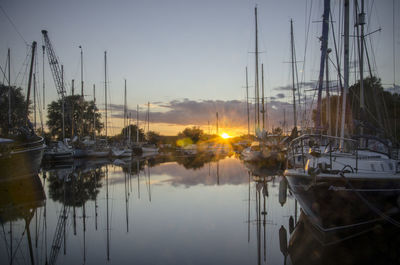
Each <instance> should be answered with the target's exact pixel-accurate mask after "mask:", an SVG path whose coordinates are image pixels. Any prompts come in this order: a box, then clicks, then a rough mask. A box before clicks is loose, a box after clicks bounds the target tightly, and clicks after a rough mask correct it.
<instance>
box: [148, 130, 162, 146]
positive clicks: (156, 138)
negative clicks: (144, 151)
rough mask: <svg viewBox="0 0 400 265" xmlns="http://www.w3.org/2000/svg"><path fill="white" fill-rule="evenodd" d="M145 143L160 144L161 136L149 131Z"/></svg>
mask: <svg viewBox="0 0 400 265" xmlns="http://www.w3.org/2000/svg"><path fill="white" fill-rule="evenodd" d="M146 139H147V142H149V143H151V144H159V143H161V135H160V134H159V133H156V132H154V131H149V132H147V133H146Z"/></svg>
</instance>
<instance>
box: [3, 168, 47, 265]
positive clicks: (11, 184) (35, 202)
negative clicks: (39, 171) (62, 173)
mask: <svg viewBox="0 0 400 265" xmlns="http://www.w3.org/2000/svg"><path fill="white" fill-rule="evenodd" d="M45 199H46V196H45V193H44V190H43V187H42V183H41V182H40V179H39V177H38V176H37V175H33V176H25V177H24V178H16V179H4V178H2V179H1V185H0V222H1V224H2V227H3V239H4V241H5V246H6V253H7V258H8V263H9V264H13V263H14V262H15V261H18V258H19V257H18V254H19V253H20V252H22V251H26V248H25V247H26V246H25V245H24V244H21V242H22V241H23V240H24V237H25V235H26V240H27V244H28V246H27V249H28V253H29V255H28V257H27V258H28V259H29V260H30V262H31V263H32V264H33V263H34V259H35V257H34V251H33V248H34V246H33V245H35V246H36V247H37V244H38V233H39V230H38V226H37V219H36V222H35V225H36V226H35V230H34V242H32V233H31V229H30V224H31V221H32V219H33V218H34V216H35V214H36V213H37V210H38V208H41V207H43V206H44V205H45ZM5 227H6V228H7V227H8V228H9V231H8V236H6V234H5V233H4V232H5ZM16 243H17V244H16ZM5 259H6V256H3V258H2V260H3V261H5Z"/></svg>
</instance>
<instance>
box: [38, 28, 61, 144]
mask: <svg viewBox="0 0 400 265" xmlns="http://www.w3.org/2000/svg"><path fill="white" fill-rule="evenodd" d="M42 34H43V41H44V44H45V46H46V49H47V58H48V59H49V65H50V69H51V73H52V74H53V79H54V83H55V84H56V89H57V92H58V95H59V96H60V97H61V100H62V138H63V139H64V138H65V119H64V118H65V106H64V92H65V90H64V71H63V66H62V65H61V67H60V64H59V63H58V59H57V56H56V53H55V52H54V49H53V45H51V42H50V39H49V36H47V30H42Z"/></svg>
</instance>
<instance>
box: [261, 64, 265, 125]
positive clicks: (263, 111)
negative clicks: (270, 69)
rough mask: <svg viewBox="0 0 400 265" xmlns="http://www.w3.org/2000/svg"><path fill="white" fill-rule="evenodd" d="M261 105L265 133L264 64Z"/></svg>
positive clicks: (262, 69) (262, 67) (262, 66)
mask: <svg viewBox="0 0 400 265" xmlns="http://www.w3.org/2000/svg"><path fill="white" fill-rule="evenodd" d="M261 87H262V91H261V104H262V110H261V112H262V128H263V131H265V109H264V64H261Z"/></svg>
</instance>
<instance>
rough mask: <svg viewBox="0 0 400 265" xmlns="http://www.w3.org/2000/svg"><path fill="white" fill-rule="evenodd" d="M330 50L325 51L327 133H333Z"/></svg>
mask: <svg viewBox="0 0 400 265" xmlns="http://www.w3.org/2000/svg"><path fill="white" fill-rule="evenodd" d="M330 52H331V49H330V48H328V50H327V52H326V60H325V64H326V69H325V70H326V73H325V74H326V80H325V81H326V117H327V119H326V120H327V122H328V135H331V136H332V135H333V133H332V119H331V99H330V91H329V69H328V65H329V53H330Z"/></svg>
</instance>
